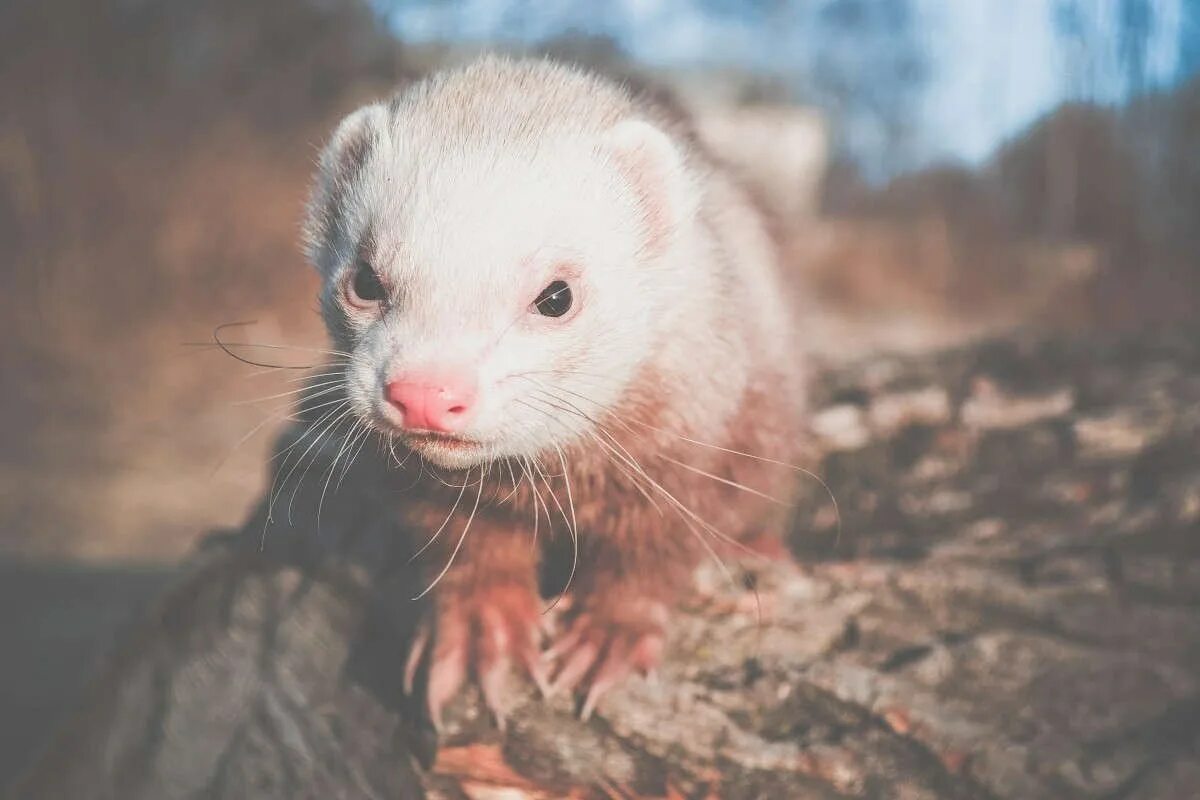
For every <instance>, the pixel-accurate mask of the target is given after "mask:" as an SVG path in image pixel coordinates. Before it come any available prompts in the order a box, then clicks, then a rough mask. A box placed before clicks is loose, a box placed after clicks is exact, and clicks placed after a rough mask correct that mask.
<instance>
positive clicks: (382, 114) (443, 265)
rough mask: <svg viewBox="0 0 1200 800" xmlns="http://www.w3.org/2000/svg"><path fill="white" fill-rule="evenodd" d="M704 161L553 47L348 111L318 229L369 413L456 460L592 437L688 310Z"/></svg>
mask: <svg viewBox="0 0 1200 800" xmlns="http://www.w3.org/2000/svg"><path fill="white" fill-rule="evenodd" d="M690 174H691V170H690V169H689V168H688V166H687V164H686V158H685V153H684V151H683V149H682V148H681V146H680V145H679V144H678V142H677V141H676V140H675V139H673V138H672V137H671V136H669V135H668V134H667V133H666V132H665V131H664V129H663V128H662V127H661V126H659V125H656V124H655V123H653V122H651V121H649V120H648V119H646V118H645V117H644V116H642V115H640V114H639V113H638V112H637V109H636V106H635V105H634V104H633V102H632V101H631V100H630V98H629V97H628V96H627V95H625V93H624V92H622V91H621V90H620V89H618V88H616V87H614V86H612V85H610V84H608V83H605V82H603V81H600V80H597V79H595V78H593V77H590V76H588V75H585V74H582V73H579V72H576V71H574V70H571V69H567V68H564V67H561V66H555V65H552V64H548V63H545V62H516V63H514V62H506V61H499V60H494V59H488V60H485V61H482V62H477V63H475V64H473V65H471V66H468V67H466V68H463V69H460V70H457V71H454V72H450V73H445V74H442V75H440V76H435V77H434V78H432V79H429V80H427V81H425V82H423V83H421V84H418V85H416V86H415V87H413V88H412V89H410V90H408V91H407V92H405V93H404V94H402V95H400V96H398V97H397V98H395V99H394V100H392V101H391V102H389V103H378V104H373V105H368V106H366V107H365V108H362V109H360V110H358V111H356V112H354V113H353V114H351V115H350V116H349V117H347V118H346V119H345V120H344V121H343V122H342V123H341V124H340V126H339V127H338V128H337V131H336V133H335V134H334V136H333V138H332V140H331V142H330V143H329V144H328V146H327V147H326V148H325V150H324V152H323V153H322V156H321V159H320V169H319V174H318V178H317V182H316V187H315V190H314V193H313V198H312V201H311V204H310V209H309V215H308V220H307V225H306V235H307V242H308V254H309V257H310V259H311V260H312V261H313V263H314V264H315V265H316V267H317V268H318V270H319V271H320V273H321V274H322V276H323V279H324V288H323V297H322V306H323V313H324V315H325V318H326V321H327V323H328V326H329V329H330V332H331V334H332V336H333V337H334V339H335V341H336V342H337V344H338V347H339V348H340V349H341V350H342V351H344V352H345V353H347V354H348V356H347V359H346V362H347V363H346V367H345V368H346V385H347V391H348V395H349V398H350V401H351V403H352V405H353V408H354V411H355V413H357V414H358V415H359V417H360V418H362V419H363V420H366V421H368V422H369V423H370V424H372V425H374V426H376V427H377V428H378V429H380V430H382V431H384V432H388V433H394V434H397V435H399V436H401V437H402V438H403V439H404V440H405V441H406V443H407V444H408V445H409V446H410V447H411V448H412V449H414V450H416V451H417V452H419V453H420V454H421V455H422V456H423V457H425V458H426V459H428V460H430V461H432V462H434V463H436V464H439V465H441V466H445V467H450V468H463V467H468V466H471V465H474V464H479V463H483V462H486V461H489V460H493V459H496V458H502V457H514V456H517V457H519V456H536V455H540V454H545V453H553V452H554V450H555V449H556V448H561V447H564V446H567V445H569V444H571V443H573V442H576V441H579V440H582V439H585V438H586V437H587V436H588V435H589V432H592V431H593V426H594V425H596V424H597V422H598V421H599V420H600V419H602V418H603V417H604V416H605V415H606V412H608V411H611V410H614V409H615V408H616V407H617V406H618V405H619V404H620V402H621V401H622V398H623V397H624V396H625V393H626V391H627V389H628V387H629V385H630V383H631V381H633V380H634V378H635V376H636V375H637V373H638V372H639V370H640V369H642V368H643V367H644V366H645V365H646V364H647V363H648V360H649V359H650V357H651V354H652V353H653V350H654V348H655V347H656V346H657V345H658V342H659V340H660V339H661V337H663V336H669V335H670V330H671V326H672V320H677V319H679V318H680V316H681V315H684V314H686V313H687V304H688V298H687V291H686V287H687V286H688V285H689V272H688V269H687V267H688V264H687V261H688V257H687V253H686V250H687V247H686V242H687V240H688V237H687V236H686V232H685V229H686V228H687V227H688V226H690V225H692V224H693V223H694V218H695V216H696V214H695V207H694V200H692V199H690V198H693V197H694V195H695V191H694V186H693V185H692V182H691V180H690V178H689V176H690ZM690 280H691V281H692V282H694V278H692V279H690Z"/></svg>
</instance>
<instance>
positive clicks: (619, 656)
mask: <svg viewBox="0 0 1200 800" xmlns="http://www.w3.org/2000/svg"><path fill="white" fill-rule="evenodd" d="M665 617H666V611H665V608H663V607H662V606H660V605H658V604H655V607H654V609H653V613H651V614H647V615H644V616H628V617H616V616H599V615H591V614H580V615H579V616H578V617H576V618H575V620H574V621H573V623H572V625H571V628H570V629H569V630H568V631H567V632H566V633H565V634H564V636H563V638H562V639H561V640H559V642H558V643H556V644H555V646H554V647H552V648H551V649H550V651H549V652H550V653H552V657H553V658H554V660H555V661H557V664H558V668H557V670H556V674H555V677H554V682H553V683H552V684H551V694H557V693H558V692H560V691H564V690H567V691H570V690H575V689H581V690H582V691H583V699H582V702H581V704H580V707H579V716H580V717H581V718H582V719H584V720H586V719H588V718H589V717H591V715H592V713H593V712H594V711H595V710H596V705H597V703H598V702H599V701H600V698H601V697H603V695H604V694H605V693H607V692H608V690H609V689H611V688H612V687H613V686H615V685H616V684H618V683H620V682H621V681H622V680H624V679H625V678H626V677H627V676H628V675H629V673H630V672H632V671H635V670H636V671H637V672H640V673H642V674H644V675H645V674H649V673H650V672H651V670H653V669H654V667H655V666H656V665H657V664H658V661H659V659H661V657H662V651H663V642H664V634H663V630H664V628H665Z"/></svg>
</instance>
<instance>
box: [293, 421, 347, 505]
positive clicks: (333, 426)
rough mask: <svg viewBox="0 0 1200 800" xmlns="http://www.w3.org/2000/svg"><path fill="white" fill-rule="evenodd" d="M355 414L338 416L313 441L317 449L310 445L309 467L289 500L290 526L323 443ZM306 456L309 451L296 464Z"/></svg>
mask: <svg viewBox="0 0 1200 800" xmlns="http://www.w3.org/2000/svg"><path fill="white" fill-rule="evenodd" d="M353 413H354V410H353V409H350V408H348V409H346V410H345V411H343V412H342V413H341V414H340V415H338V417H337V419H335V420H334V421H333V422H331V423H329V425H328V426H326V428H325V430H324V431H323V432H322V433H321V434H320V435H319V436H317V438H316V439H315V440H314V441H313V445H315V446H316V449H315V450H314V449H313V446H311V445H310V447H309V450H312V451H313V453H312V457H311V458H310V459H309V460H308V465H307V466H305V467H304V471H303V472H301V473H300V477H299V478H298V479H297V480H296V485H295V487H293V489H292V494H291V497H289V498H288V508H287V518H288V525H295V522H293V518H292V510H293V508H294V507H295V505H296V495H297V494H298V493H299V492H300V487H301V486H302V485H303V484H304V479H305V478H307V477H308V473H309V472H310V471H311V470H312V468H313V466H314V465H316V463H317V459H318V458H320V456H321V448H322V447H323V445H322V444H321V442H326V441H328V440H330V439H332V438H333V436H334V435H335V433H334V432H335V431H336V429H337V426H338V425H340V424H341V422H342V420H344V419H346V417H348V416H352V415H353ZM306 455H308V452H307V451H306V452H305V453H304V454H303V455H301V456H300V459H299V461H297V462H296V463H297V464H299V463H301V462H303V461H304V456H306Z"/></svg>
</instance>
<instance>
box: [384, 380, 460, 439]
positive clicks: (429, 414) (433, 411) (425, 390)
mask: <svg viewBox="0 0 1200 800" xmlns="http://www.w3.org/2000/svg"><path fill="white" fill-rule="evenodd" d="M383 394H384V397H385V398H386V399H387V401H388V402H389V403H390V404H391V405H392V407H393V408H395V409H396V410H397V411H399V412H400V414H401V415H402V417H403V422H402V425H403V427H404V429H405V430H412V431H417V430H421V431H434V432H436V433H458V432H460V431H462V430H463V428H465V427H466V425H467V423H468V422H469V421H470V419H471V416H472V412H473V411H474V407H475V399H476V396H477V395H478V388H477V382H476V380H475V378H474V377H472V376H471V375H469V374H467V373H465V372H459V371H454V370H445V369H441V370H423V371H418V372H406V373H403V374H401V375H397V376H396V377H394V378H392V379H391V380H389V381H388V382H387V383H386V384H384V387H383Z"/></svg>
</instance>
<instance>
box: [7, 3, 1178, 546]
mask: <svg viewBox="0 0 1200 800" xmlns="http://www.w3.org/2000/svg"><path fill="white" fill-rule="evenodd" d="M572 41H573V40H571V39H570V38H566V39H563V40H560V41H558V42H555V43H554V44H553V45H551V48H552V49H553V50H554V51H555V52H556V54H558V55H559V56H563V55H565V53H564V52H563V50H564V48H565V49H567V50H568V51H570V50H571V49H572V48H574V49H575V50H578V51H579V57H580V58H582V59H583V60H591V61H596V60H597V59H599V60H602V61H604V62H606V63H608V62H612V61H614V60H615V59H614V56H613V54H612V53H611V52H610V51H609V50H607V49H603V48H602V52H601V53H600V55H597V54H596V53H595V52H591V50H594V49H595V43H591V44H589V40H586V39H583V40H580V41H578V42H575V43H574V44H572ZM589 48H591V50H590V49H589ZM427 53H428V51H425V52H424V53H422V52H418V51H416V50H414V49H412V48H406V47H405V46H403V45H402V44H400V43H398V42H396V41H395V39H394V38H393V37H392V36H390V35H389V33H388V32H387V31H386V30H385V28H384V27H383V25H382V24H381V23H380V22H379V21H378V20H377V19H376V18H375V16H374V15H373V14H372V12H371V11H370V10H369V8H368V7H367V6H366V4H365V3H364V2H359V1H358V0H324V1H323V2H317V1H316V0H312V1H311V2H289V1H288V0H265V1H262V2H255V3H243V2H238V0H206V2H187V1H186V0H52V1H51V2H38V0H10V2H8V3H6V4H4V5H3V6H0V109H2V110H0V245H2V252H3V253H4V256H5V262H4V265H3V268H2V269H0V325H3V330H2V333H3V335H2V336H0V372H2V373H3V375H4V376H5V381H4V392H3V394H2V395H0V550H2V551H4V552H8V553H22V554H55V555H75V556H85V557H105V558H173V557H175V556H177V555H178V554H179V553H180V552H182V551H183V550H185V549H186V548H187V547H188V546H189V545H190V543H191V542H192V541H194V539H195V537H196V536H197V535H199V534H200V533H202V532H203V531H204V530H205V529H206V528H208V527H210V526H212V525H218V524H231V523H236V522H238V521H239V520H240V518H241V516H242V514H243V513H244V509H245V508H246V507H247V505H248V503H249V502H250V500H251V499H252V498H253V496H254V494H255V492H257V491H258V490H259V489H260V486H261V480H262V475H263V474H264V469H263V463H262V462H263V459H264V452H265V450H264V448H265V445H266V442H267V440H268V438H269V437H268V436H266V435H260V436H258V437H256V438H253V439H251V440H250V441H249V442H247V443H246V444H244V445H241V446H240V447H238V448H237V451H236V453H235V455H234V457H233V458H232V460H230V461H228V462H227V463H224V464H223V465H221V464H222V459H223V457H225V456H226V455H227V454H228V453H229V451H230V450H233V449H234V448H235V446H237V445H238V442H239V440H240V439H241V438H242V436H243V435H244V434H245V433H246V432H247V431H249V430H251V429H252V428H253V427H254V426H255V425H256V424H257V423H258V422H259V421H260V420H261V419H262V418H263V416H264V414H265V411H264V410H263V409H264V408H265V407H263V406H254V405H250V406H232V405H231V401H233V400H238V399H247V398H253V397H258V396H265V395H268V394H272V393H274V392H278V391H283V390H285V389H286V388H287V384H286V378H287V377H290V376H286V375H285V376H284V377H283V378H280V377H278V376H276V377H272V376H269V375H268V376H264V375H256V374H255V373H256V372H258V371H256V370H252V369H249V368H246V367H245V366H244V365H238V364H237V363H235V362H234V361H232V360H231V359H229V358H227V357H225V356H223V355H222V354H220V353H219V352H215V351H212V350H207V351H206V350H203V349H198V348H193V347H187V346H185V344H184V343H185V342H190V341H199V340H206V339H208V338H209V336H210V334H211V332H212V329H213V328H214V326H216V325H218V324H221V323H226V322H232V321H238V320H257V321H258V324H257V325H256V326H255V327H254V328H253V329H250V330H247V331H244V332H240V333H238V334H237V336H238V337H239V338H244V339H248V340H253V341H258V342H272V343H287V344H291V345H304V346H314V345H315V346H320V343H321V342H322V333H321V328H320V324H319V320H318V319H317V316H316V314H315V311H314V308H313V303H312V295H313V291H314V288H315V279H314V276H313V275H312V274H311V273H310V271H309V270H308V269H307V268H306V267H304V265H303V263H302V259H301V257H300V255H299V250H298V247H297V240H298V235H297V233H298V228H297V226H298V220H299V217H300V211H301V207H302V202H303V199H304V195H305V191H306V187H307V182H308V180H309V172H310V169H311V165H312V162H313V159H314V157H315V154H316V147H317V145H318V144H319V143H320V142H321V141H322V140H323V138H324V136H325V135H326V133H327V131H328V129H329V128H330V126H331V125H332V124H333V121H334V120H335V119H336V117H337V116H338V115H339V114H341V113H344V112H345V111H346V110H348V109H350V108H351V107H353V106H354V105H355V104H356V102H358V101H360V100H362V99H363V98H365V97H368V96H371V95H376V94H380V93H383V92H386V91H390V90H391V89H392V88H394V87H395V86H396V85H397V84H398V83H402V82H404V81H406V80H408V79H411V78H412V77H414V76H415V75H417V74H419V73H421V72H422V71H424V70H425V69H427V68H428V66H429V65H430V63H431V60H430V59H431V56H429V55H428V54H427ZM1198 128H1200V84H1197V83H1193V84H1191V85H1189V86H1186V87H1184V88H1183V89H1182V90H1181V91H1179V92H1178V93H1177V94H1175V95H1173V96H1162V97H1152V98H1148V99H1146V100H1144V101H1141V102H1139V103H1138V104H1136V105H1135V106H1134V107H1133V108H1131V109H1129V110H1127V111H1114V110H1105V109H1096V108H1089V107H1070V108H1064V109H1062V110H1060V111H1059V112H1058V113H1056V114H1055V115H1053V116H1052V117H1050V118H1049V119H1047V120H1045V121H1043V122H1042V123H1040V124H1039V125H1037V126H1036V127H1035V128H1034V129H1033V130H1031V131H1030V132H1028V134H1027V135H1025V136H1023V137H1022V138H1020V139H1019V140H1018V141H1015V142H1012V143H1011V144H1010V145H1009V146H1008V147H1007V148H1005V149H1004V151H1003V152H1001V153H999V154H998V155H997V157H996V159H995V161H994V163H993V164H991V165H990V166H989V167H988V168H987V169H985V170H982V171H979V172H968V171H964V170H958V169H939V170H932V171H929V172H925V173H922V174H918V175H912V176H907V177H903V178H900V179H898V180H896V181H894V182H893V183H891V184H890V185H889V186H887V187H885V188H883V189H882V190H874V189H871V188H870V187H867V186H865V185H863V184H862V183H861V182H860V181H858V180H857V179H856V178H855V176H854V174H853V171H852V170H848V169H845V168H842V167H837V166H835V168H833V169H832V170H831V171H830V172H829V174H828V175H827V176H826V181H825V189H824V196H823V211H822V213H821V214H820V215H819V216H818V217H817V218H816V219H806V220H803V221H800V220H793V221H792V223H793V224H792V225H790V226H789V231H790V237H789V239H790V244H789V252H791V253H792V255H793V261H794V262H795V266H796V269H797V271H798V272H799V273H801V274H802V275H804V276H806V277H807V278H809V279H810V281H811V283H812V285H813V286H814V287H815V288H816V289H817V292H818V298H819V304H820V305H821V306H822V307H823V308H824V309H826V310H828V311H829V313H830V314H831V315H833V316H837V317H838V319H839V320H841V322H839V324H838V325H836V326H832V327H829V328H827V329H825V333H824V335H823V337H818V338H823V340H824V341H823V342H821V343H819V345H820V346H823V347H824V348H825V349H828V350H837V349H838V348H837V347H835V346H833V345H835V344H844V343H846V342H848V341H850V340H852V339H854V338H855V337H859V338H861V340H862V341H863V342H865V343H866V344H864V345H863V346H864V347H868V346H874V343H875V342H878V341H880V340H883V341H886V342H887V343H888V344H889V345H892V346H896V345H902V344H905V343H906V340H905V339H904V338H903V337H897V336H896V335H895V327H894V325H892V323H893V322H896V321H900V322H899V323H897V324H902V325H903V326H907V327H906V330H909V331H915V333H914V334H913V336H912V337H911V342H909V343H916V344H921V343H930V342H943V341H946V340H947V339H952V338H954V337H958V336H961V335H966V334H970V333H977V332H980V331H982V330H994V329H996V328H1001V327H1005V326H1012V325H1033V324H1048V325H1056V326H1061V325H1071V326H1076V327H1077V326H1086V325H1106V326H1107V325H1112V324H1119V325H1125V326H1128V325H1141V324H1149V323H1150V322H1157V321H1158V320H1160V319H1162V318H1166V317H1171V316H1182V315H1186V314H1189V313H1192V312H1193V311H1194V310H1195V309H1196V308H1197V285H1198V284H1200V281H1198V280H1197V269H1196V265H1195V258H1194V254H1195V253H1196V244H1197V243H1196V241H1195V239H1196V237H1197V235H1198V234H1197V232H1196V229H1195V221H1196V220H1197V219H1198V217H1197V214H1198V212H1200V163H1198V159H1197V157H1196V149H1195V146H1194V144H1193V143H1194V142H1196V141H1198V140H1200V139H1198V138H1197V134H1198V133H1200V130H1197V129H1198ZM834 135H835V136H836V132H835V134H834ZM762 157H763V158H768V159H769V158H770V154H764V155H763V156H762ZM834 312H836V313H834ZM847 320H848V321H847ZM872 330H879V331H882V333H881V334H880V335H878V336H875V337H874V338H873V337H872V335H871V331H872ZM846 349H850V350H854V349H855V348H853V347H851V348H846ZM858 349H859V350H861V349H862V347H859V348H858ZM257 355H258V356H259V357H266V358H267V360H272V359H279V360H283V361H287V362H288V363H293V364H295V363H304V362H305V361H306V360H311V358H312V356H311V355H310V354H305V353H302V352H296V353H274V354H267V353H262V352H260V353H258V354H257ZM219 465H221V466H220V469H216V468H217V467H218V466H219ZM215 469H216V472H215V473H214V470H215Z"/></svg>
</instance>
